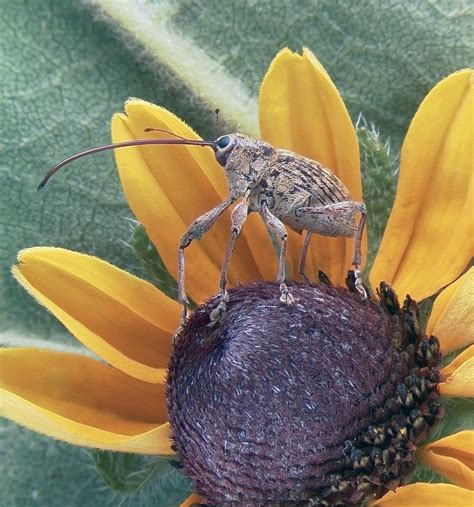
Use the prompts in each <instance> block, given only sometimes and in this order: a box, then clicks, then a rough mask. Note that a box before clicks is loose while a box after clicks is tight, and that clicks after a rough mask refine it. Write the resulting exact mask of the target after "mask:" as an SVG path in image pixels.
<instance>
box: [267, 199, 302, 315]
mask: <svg viewBox="0 0 474 507" xmlns="http://www.w3.org/2000/svg"><path fill="white" fill-rule="evenodd" d="M260 213H261V214H262V217H263V219H264V220H265V223H266V224H267V227H268V228H269V229H270V231H271V232H273V234H276V235H277V236H279V237H280V239H281V249H280V262H279V266H278V276H277V282H278V283H279V284H280V301H281V302H282V303H286V304H287V305H291V304H293V303H294V302H295V298H294V297H293V296H292V295H291V294H290V291H289V290H288V287H287V286H286V284H285V257H286V242H287V241H288V232H287V230H286V228H285V226H284V225H283V222H282V221H281V220H279V219H278V218H277V217H276V216H275V215H273V214H272V213H271V212H270V210H269V209H268V206H267V203H266V202H263V203H262V207H261V211H260Z"/></svg>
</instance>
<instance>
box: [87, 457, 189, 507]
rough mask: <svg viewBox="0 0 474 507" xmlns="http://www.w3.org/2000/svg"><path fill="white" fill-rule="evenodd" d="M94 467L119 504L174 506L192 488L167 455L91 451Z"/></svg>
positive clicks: (187, 494) (183, 498)
mask: <svg viewBox="0 0 474 507" xmlns="http://www.w3.org/2000/svg"><path fill="white" fill-rule="evenodd" d="M92 457H93V460H94V463H95V466H96V467H97V470H98V472H99V474H100V475H101V477H102V478H103V479H104V481H105V482H106V483H107V485H108V486H109V487H110V488H111V489H112V490H113V491H114V492H115V493H116V495H117V498H119V499H120V503H121V504H122V505H123V504H124V503H126V504H128V505H137V504H140V505H142V504H144V505H146V504H147V502H149V500H150V499H153V502H154V505H160V507H174V506H175V505H179V504H180V503H181V502H183V500H185V499H186V498H187V497H188V496H189V495H190V494H191V493H192V491H193V485H192V483H191V481H190V480H189V479H187V478H186V477H185V476H184V475H183V474H182V473H181V472H179V470H177V469H176V468H174V467H173V466H172V465H171V464H170V461H171V460H169V459H167V458H161V457H158V458H154V457H149V456H139V455H133V454H123V453H111V452H102V451H95V452H93V454H92Z"/></svg>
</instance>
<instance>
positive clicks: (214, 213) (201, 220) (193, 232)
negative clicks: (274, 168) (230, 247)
mask: <svg viewBox="0 0 474 507" xmlns="http://www.w3.org/2000/svg"><path fill="white" fill-rule="evenodd" d="M234 201H235V199H233V198H232V197H228V198H227V199H226V200H225V201H223V202H221V203H220V204H219V205H218V206H216V207H215V208H212V209H211V210H210V211H208V212H207V213H205V214H204V215H202V216H200V217H198V218H196V220H194V222H193V223H192V224H191V225H190V226H189V228H188V230H187V231H186V232H185V233H184V234H183V236H182V237H181V240H180V242H179V250H178V302H179V303H180V304H181V305H183V314H182V320H181V324H184V322H185V321H186V318H187V316H188V306H187V305H188V298H187V297H186V289H185V286H184V250H185V249H186V248H187V247H188V246H189V245H190V244H191V242H192V241H193V240H194V239H201V237H202V235H203V234H204V233H205V232H207V231H208V230H209V229H210V228H211V227H212V226H213V225H214V223H215V221H216V220H217V219H218V218H219V217H220V216H221V215H222V213H224V211H225V210H226V209H227V208H228V207H229V206H230V205H231V204H232V203H233V202H234Z"/></svg>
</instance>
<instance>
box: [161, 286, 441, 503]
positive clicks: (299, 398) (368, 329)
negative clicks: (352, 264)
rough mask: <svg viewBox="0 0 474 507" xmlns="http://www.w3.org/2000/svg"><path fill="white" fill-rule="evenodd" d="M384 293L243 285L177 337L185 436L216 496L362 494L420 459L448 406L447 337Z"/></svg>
mask: <svg viewBox="0 0 474 507" xmlns="http://www.w3.org/2000/svg"><path fill="white" fill-rule="evenodd" d="M380 290H381V303H380V304H379V303H376V302H374V301H371V300H369V301H366V302H363V301H361V300H360V298H359V296H358V295H357V294H354V293H352V292H350V291H348V290H346V289H342V288H336V287H331V286H327V285H323V284H320V285H317V286H309V285H306V284H304V285H303V284H301V285H300V284H295V285H292V286H291V293H292V295H293V296H294V297H295V298H296V303H295V304H294V305H291V306H288V305H285V304H282V303H280V301H279V287H278V285H277V284H274V283H258V284H254V285H246V286H241V287H237V288H235V289H232V290H231V291H230V292H229V302H228V303H227V313H226V316H225V318H224V319H223V321H222V322H220V323H219V324H217V325H215V326H210V313H211V311H212V310H213V309H214V308H215V307H216V305H217V303H218V299H217V298H212V299H211V300H210V301H209V302H207V303H205V304H204V305H203V306H201V307H200V308H199V309H198V310H197V311H196V312H195V313H194V314H193V315H192V316H191V318H190V320H189V322H188V323H187V325H186V326H185V328H184V329H183V330H181V331H180V332H179V333H178V335H177V337H176V343H175V348H174V351H173V354H172V357H171V360H170V365H169V375H168V409H169V415H170V421H171V425H172V428H173V432H174V438H175V446H176V450H177V452H178V455H179V458H180V460H181V463H182V465H183V467H184V470H185V472H186V473H187V475H188V476H189V477H190V478H191V479H192V480H193V481H194V483H195V486H196V490H197V491H198V492H199V493H200V494H201V496H202V497H203V498H204V499H205V500H206V502H208V504H209V505H288V506H296V505H330V504H331V505H332V504H338V503H341V504H343V503H345V504H347V503H349V504H350V503H353V504H358V503H360V502H362V501H364V500H365V499H367V498H370V497H374V496H380V495H382V494H383V493H385V492H386V491H387V490H388V489H393V488H394V487H396V486H397V485H399V484H400V483H401V481H402V480H403V479H404V478H405V477H406V476H407V475H408V474H409V473H410V472H411V471H412V470H413V467H414V464H415V457H414V451H415V449H416V444H417V443H418V442H419V441H420V440H421V439H423V438H425V437H426V435H427V434H428V432H429V430H430V428H431V427H432V426H433V425H434V424H435V422H436V420H437V419H439V418H440V417H441V416H442V407H441V404H440V401H439V399H438V392H437V382H438V380H439V372H438V369H437V365H438V362H439V344H438V341H437V339H436V338H434V337H429V338H427V337H425V336H424V335H423V334H422V333H421V332H420V330H419V327H418V316H417V306H416V303H415V302H414V301H412V300H411V299H409V298H408V299H407V300H406V301H405V304H404V306H403V308H402V309H400V308H399V305H398V302H397V299H396V296H395V295H394V293H393V292H392V291H391V289H390V288H389V287H388V286H387V285H382V286H381V289H380Z"/></svg>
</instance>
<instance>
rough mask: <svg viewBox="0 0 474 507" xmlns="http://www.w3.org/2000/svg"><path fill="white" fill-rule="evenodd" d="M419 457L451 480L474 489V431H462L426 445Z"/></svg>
mask: <svg viewBox="0 0 474 507" xmlns="http://www.w3.org/2000/svg"><path fill="white" fill-rule="evenodd" d="M418 457H419V458H420V459H421V460H422V461H424V462H425V463H426V464H427V465H428V466H429V467H431V468H432V469H433V470H436V471H437V472H438V473H440V474H442V475H444V476H445V477H447V478H448V479H449V480H450V481H451V482H454V483H455V484H457V485H458V486H461V487H463V488H467V489H474V431H473V430H470V431H460V432H459V433H456V434H454V435H450V436H448V437H445V438H442V439H441V440H437V441H436V442H432V443H431V444H428V445H425V446H424V447H422V448H421V449H419V450H418Z"/></svg>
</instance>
